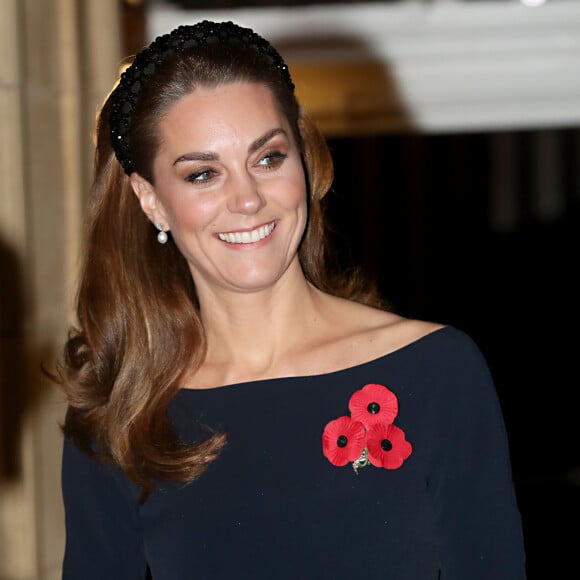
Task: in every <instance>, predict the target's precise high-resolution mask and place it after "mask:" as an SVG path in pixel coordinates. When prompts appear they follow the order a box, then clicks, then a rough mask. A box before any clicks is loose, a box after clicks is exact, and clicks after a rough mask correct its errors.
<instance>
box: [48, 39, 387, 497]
mask: <svg viewBox="0 0 580 580" xmlns="http://www.w3.org/2000/svg"><path fill="white" fill-rule="evenodd" d="M240 81H241V82H255V83H261V84H263V85H265V86H267V87H268V88H269V89H270V90H271V91H272V94H273V95H274V98H275V100H276V102H277V104H278V106H279V107H280V110H281V111H282V112H283V114H284V115H285V116H286V118H287V119H288V122H289V124H290V126H291V127H292V129H293V131H294V136H295V139H296V141H297V143H298V144H299V147H300V150H301V154H302V159H303V164H304V168H305V173H306V176H307V186H308V193H309V208H308V221H307V226H306V231H305V233H304V236H303V239H302V241H301V244H300V247H299V258H300V263H301V265H302V268H303V271H304V275H305V277H306V278H307V280H309V281H310V282H311V283H312V284H314V285H315V286H316V287H318V288H319V289H321V290H323V291H325V292H328V293H331V294H334V295H338V296H343V297H347V298H350V299H353V300H356V301H359V302H364V303H369V304H373V305H377V306H380V305H381V303H380V298H379V296H378V294H377V293H376V292H375V291H374V290H373V289H372V288H370V289H369V288H368V287H367V286H366V285H365V284H364V280H363V278H362V277H360V276H359V275H358V274H357V273H356V272H354V271H353V272H349V273H348V275H345V273H338V274H339V275H337V273H336V272H335V273H330V272H329V271H328V270H327V268H326V267H325V264H326V263H327V262H329V261H331V256H330V254H329V252H328V251H327V248H326V245H325V239H326V229H325V227H326V226H325V220H324V207H323V206H324V201H323V200H324V196H325V194H326V193H327V192H328V191H329V189H330V188H331V185H332V181H333V164H332V159H331V155H330V152H329V150H328V147H327V144H326V142H325V140H324V138H323V137H322V135H321V134H320V132H319V131H318V129H317V128H316V126H315V125H314V123H313V122H312V120H311V119H310V118H309V116H308V115H307V114H306V112H305V111H304V110H302V109H301V108H300V106H299V104H298V102H297V100H296V98H295V95H294V92H293V91H292V89H291V87H290V86H289V85H288V83H287V82H284V80H283V79H282V78H281V76H280V74H279V71H277V70H276V69H275V68H274V67H272V66H267V63H266V64H265V63H264V61H262V60H260V59H257V58H256V55H255V53H254V52H251V51H247V50H243V49H239V50H236V51H235V52H232V49H231V48H228V47H222V46H219V45H215V46H211V47H207V46H205V47H201V48H200V47H198V48H195V49H191V50H190V51H188V52H182V53H180V54H178V55H177V54H176V55H173V56H172V57H169V58H168V59H167V60H166V61H165V63H164V64H163V66H162V67H160V68H159V70H158V71H157V72H156V74H155V75H154V76H153V77H152V78H151V79H150V80H149V81H148V84H147V86H146V87H144V88H143V90H142V95H141V96H140V101H139V105H138V107H137V108H136V110H135V111H134V113H133V116H132V119H131V129H130V142H131V144H132V145H131V158H132V161H133V162H134V167H135V170H136V171H137V172H138V173H139V174H141V175H142V176H143V177H145V178H146V179H148V180H149V181H150V182H151V183H154V177H153V172H152V165H153V160H154V158H155V155H156V152H157V150H158V147H159V142H158V133H157V128H158V123H159V119H161V118H162V117H163V116H164V115H165V114H166V113H167V111H169V109H171V107H172V106H173V105H174V104H175V103H176V102H177V101H178V100H179V99H180V98H182V97H183V96H184V95H187V94H189V93H190V92H191V91H194V90H195V89H196V87H215V86H218V85H221V84H224V83H232V82H240ZM110 114H111V97H110V96H109V98H108V99H107V101H106V102H105V103H104V105H103V107H102V109H101V111H100V114H99V117H98V120H97V127H96V150H95V159H94V179H93V185H92V189H91V197H90V201H89V204H88V208H87V214H86V228H85V232H86V240H85V245H84V247H85V253H84V265H83V267H82V271H81V277H80V284H79V289H78V296H77V324H76V325H75V327H73V328H72V329H71V330H70V333H69V338H68V340H67V342H66V344H65V347H64V353H63V357H62V361H61V363H60V364H59V365H58V368H57V371H56V374H55V380H57V382H59V383H60V384H61V385H62V387H63V389H64V392H65V394H66V397H67V399H68V404H69V409H68V413H67V418H66V421H65V424H64V426H63V429H64V432H65V434H66V435H67V436H68V437H70V438H71V439H72V440H73V441H74V442H75V443H76V444H77V445H79V446H80V447H81V448H82V449H83V450H85V451H86V452H87V453H90V454H92V455H93V456H95V457H96V458H97V459H98V460H100V461H109V462H112V463H114V464H116V465H117V466H119V467H120V468H121V469H122V470H123V471H124V472H125V473H126V474H127V476H128V477H129V478H130V479H131V480H132V481H133V482H134V483H135V484H136V485H138V486H140V487H141V489H142V490H143V491H144V493H145V495H146V494H147V493H148V492H149V491H151V490H152V489H153V487H154V486H153V482H154V481H155V480H170V481H179V482H188V481H191V480H193V479H195V478H196V477H198V476H199V475H200V474H201V473H202V472H203V471H204V470H205V468H206V467H207V465H208V463H210V462H211V461H212V460H214V459H215V458H216V457H217V456H218V455H219V452H220V450H221V449H222V447H223V446H224V444H225V442H226V434H225V433H221V432H217V433H213V434H211V435H210V436H208V437H207V438H205V439H203V440H201V441H199V442H197V443H195V444H187V445H186V444H184V442H182V441H181V440H180V439H179V437H178V436H177V434H176V433H175V432H174V430H173V429H172V427H171V425H170V424H169V421H168V419H167V408H168V405H169V403H170V401H171V399H172V398H173V397H174V395H175V394H176V393H177V391H178V390H179V388H180V385H181V384H182V379H183V378H184V376H185V374H186V373H191V372H192V370H193V371H195V369H197V368H199V366H200V365H201V363H202V362H203V359H204V356H205V352H206V335H205V332H204V328H203V325H202V322H201V319H200V314H199V304H198V301H197V296H196V289H195V285H194V283H193V279H192V276H191V273H190V271H189V268H188V266H187V263H186V261H185V259H184V258H183V256H182V255H181V253H180V252H179V250H178V249H177V247H176V245H175V244H174V243H173V241H172V239H171V236H170V237H169V241H168V242H167V244H165V245H163V246H162V245H160V244H159V243H157V241H156V236H155V232H156V230H155V229H154V227H153V225H152V224H151V223H150V222H149V220H148V219H147V217H146V216H145V215H144V213H143V211H142V210H141V208H140V206H139V203H138V200H137V198H136V196H135V195H134V193H133V190H132V188H131V185H130V181H129V177H128V176H127V175H126V174H125V173H124V171H123V169H122V168H121V165H120V164H119V162H118V161H117V159H116V157H115V155H114V152H113V149H112V146H111V138H110V127H109V119H110Z"/></svg>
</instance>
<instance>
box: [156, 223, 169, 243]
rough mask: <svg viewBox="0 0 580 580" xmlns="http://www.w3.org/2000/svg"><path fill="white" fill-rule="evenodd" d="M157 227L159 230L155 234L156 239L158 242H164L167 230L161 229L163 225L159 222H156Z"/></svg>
mask: <svg viewBox="0 0 580 580" xmlns="http://www.w3.org/2000/svg"><path fill="white" fill-rule="evenodd" d="M157 229H158V230H159V233H158V234H157V241H158V242H159V243H160V244H164V243H165V242H166V241H167V232H164V231H163V225H161V224H157Z"/></svg>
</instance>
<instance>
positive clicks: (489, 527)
mask: <svg viewBox="0 0 580 580" xmlns="http://www.w3.org/2000/svg"><path fill="white" fill-rule="evenodd" d="M455 338H456V340H455V342H456V344H453V345H451V347H452V348H451V349H450V352H449V356H448V357H444V358H445V360H446V362H444V363H441V364H443V365H444V369H443V370H442V374H441V376H443V377H444V380H445V381H446V383H447V385H446V386H448V387H449V389H450V390H449V394H448V396H445V395H443V396H442V397H441V400H440V401H439V403H438V405H436V406H435V408H436V409H437V413H436V415H435V416H434V417H433V420H434V421H435V423H436V424H435V425H434V426H433V433H434V439H433V445H434V451H435V453H434V455H433V461H434V464H433V466H432V474H433V476H432V478H430V481H429V485H430V488H431V493H432V494H433V501H434V506H435V512H436V519H437V526H438V532H439V533H438V536H439V539H440V545H439V551H440V560H441V569H442V574H441V580H465V579H466V578H469V579H470V580H489V579H490V578H493V579H494V580H522V579H525V577H526V572H525V555H524V544H523V534H522V525H521V517H520V512H519V509H518V506H517V502H516V496H515V489H514V484H513V479H512V471H511V464H510V457H509V448H508V440H507V434H506V430H505V425H504V421H503V417H502V413H501V408H500V404H499V399H498V397H497V393H496V390H495V386H494V384H493V382H492V378H491V376H490V373H489V370H488V367H487V364H486V362H485V360H484V358H483V356H482V354H481V352H480V351H479V349H478V347H477V346H476V345H475V344H474V342H473V341H472V340H471V339H470V338H469V337H467V336H466V335H464V334H462V333H459V334H458V335H457V336H456V337H455ZM443 392H444V393H445V392H447V391H446V389H444V390H443Z"/></svg>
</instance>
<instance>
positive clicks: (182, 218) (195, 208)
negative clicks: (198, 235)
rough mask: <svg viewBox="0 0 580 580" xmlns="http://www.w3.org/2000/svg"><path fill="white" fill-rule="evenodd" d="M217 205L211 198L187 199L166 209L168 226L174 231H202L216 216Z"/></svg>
mask: <svg viewBox="0 0 580 580" xmlns="http://www.w3.org/2000/svg"><path fill="white" fill-rule="evenodd" d="M217 206H218V204H217V202H216V200H212V199H211V198H209V197H208V198H206V199H201V198H191V197H190V198H187V197H184V198H183V199H182V200H181V201H180V202H179V203H172V204H171V205H170V206H169V207H167V214H168V219H169V222H170V223H169V225H170V226H171V228H172V229H173V230H176V231H180V230H181V231H186V230H188V231H196V230H202V229H204V228H205V227H206V226H208V225H210V224H211V223H212V222H213V221H214V219H215V216H216V215H217V212H218V207H217Z"/></svg>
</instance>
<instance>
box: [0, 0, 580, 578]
mask: <svg viewBox="0 0 580 580" xmlns="http://www.w3.org/2000/svg"><path fill="white" fill-rule="evenodd" d="M0 15H1V17H0V56H1V60H2V66H1V67H0V225H1V228H0V299H1V302H0V330H1V334H0V337H1V348H0V580H56V579H58V578H60V563H61V559H62V551H63V547H64V523H63V511H62V504H61V497H60V452H61V444H62V441H61V435H60V432H59V422H60V421H61V420H62V417H63V414H64V404H63V400H62V397H61V395H60V393H59V391H58V389H57V388H56V387H54V385H52V384H51V383H50V382H49V381H47V379H46V378H44V377H43V375H42V372H41V370H40V369H41V365H43V364H44V365H46V366H48V367H49V368H50V367H51V366H52V365H54V361H55V359H56V357H57V356H58V355H59V351H60V348H61V346H62V343H63V340H64V339H65V337H66V333H67V330H68V326H69V325H70V324H71V323H73V322H74V316H73V313H72V305H73V302H74V293H75V284H76V278H77V272H78V265H79V249H80V243H81V236H82V229H83V225H82V223H83V222H82V216H83V209H84V205H85V202H86V199H87V193H88V189H89V184H90V180H91V165H92V130H93V125H94V120H95V115H96V113H97V111H98V108H99V106H100V104H101V103H102V101H103V99H104V98H105V96H106V95H107V94H108V92H109V91H110V90H111V88H112V86H113V84H114V82H115V81H116V79H117V76H118V74H119V71H120V70H121V68H120V67H121V66H122V63H123V62H124V59H125V57H127V56H128V55H131V54H134V53H135V52H136V51H138V50H139V49H140V48H141V47H142V46H143V45H144V44H146V43H148V42H149V41H150V40H152V39H153V38H154V37H155V36H157V35H158V34H161V33H164V32H167V31H169V30H170V29H172V28H173V27H175V26H176V25H178V24H184V23H193V22H195V21H197V20H200V19H203V18H209V19H215V20H234V21H236V22H238V23H239V24H241V25H245V26H250V27H252V28H254V29H255V30H256V31H257V32H259V33H260V34H263V35H264V36H266V37H267V38H268V39H270V40H271V41H272V42H273V44H274V45H275V46H277V47H278V48H279V50H280V52H281V53H282V55H283V56H284V57H285V58H286V60H287V61H288V63H289V64H290V69H291V72H292V73H293V78H294V80H295V82H296V85H297V92H298V96H299V98H300V99H301V101H302V102H303V104H304V106H305V107H306V108H307V109H309V110H310V112H311V113H312V115H313V116H314V117H315V119H316V120H317V121H318V123H319V125H320V127H321V129H322V130H323V132H324V133H325V135H326V136H327V138H328V141H329V144H330V147H331V150H332V153H333V155H334V159H335V164H336V179H335V183H334V187H333V190H332V192H331V193H330V194H329V211H330V219H331V225H332V228H333V232H334V234H333V235H334V238H335V241H336V244H337V247H338V248H339V254H338V263H339V264H347V263H348V262H350V261H354V262H356V263H358V264H359V265H361V266H362V267H363V268H364V269H365V271H366V272H367V274H368V275H369V276H370V277H371V278H373V279H374V280H375V281H376V283H377V284H378V285H379V288H380V290H381V292H382V294H383V296H384V297H385V298H386V299H388V300H389V301H390V302H391V304H392V306H393V308H394V309H395V310H397V311H398V312H400V313H401V314H404V315H406V316H412V317H419V318H426V319H431V320H437V321H440V322H444V323H447V324H453V325H455V326H458V327H460V328H462V329H464V330H466V331H467V332H468V333H470V334H471V335H472V336H473V337H474V338H475V340H476V341H477V342H478V343H479V345H480V347H481V349H482V351H483V352H484V354H485V356H486V358H487V360H488V362H489V365H490V368H491V371H492V373H493V375H494V377H495V381H496V385H497V390H498V394H499V396H500V401H501V403H502V407H503V411H504V416H505V420H506V426H507V429H508V434H509V437H510V445H511V452H512V460H513V467H514V480H515V483H516V491H517V496H518V502H519V505H520V509H521V512H522V517H523V521H524V529H525V540H526V547H527V552H528V563H529V568H528V577H529V578H530V579H532V580H533V579H540V578H541V579H547V578H548V579H550V580H558V579H568V578H574V577H577V576H578V574H579V572H578V570H579V566H578V564H577V563H576V558H575V555H576V554H575V551H576V549H577V546H578V545H580V544H579V541H580V532H579V531H578V517H579V516H580V451H579V450H578V448H579V445H578V443H579V437H578V435H577V429H578V419H577V410H576V389H577V387H578V378H577V376H576V374H575V372H576V369H577V358H576V357H577V356H578V355H577V352H576V349H577V348H578V345H579V341H578V338H577V335H576V330H577V328H578V322H579V320H578V314H579V308H578V290H579V283H578V279H577V275H576V270H577V264H578V258H577V253H578V250H579V248H580V246H579V241H580V240H579V238H580V233H579V232H580V216H579V205H580V1H579V0H543V1H542V0H399V1H394V0H393V1H374V2H373V1H370V2H369V1H367V2H355V1H350V2H346V1H336V0H335V1H334V2H325V1H324V0H319V1H318V2H308V1H306V0H299V1H292V2H290V1H286V2H284V1H268V0H262V1H257V0H255V1H243V0H229V1H227V0H224V1H220V0H212V1H209V0H206V1H203V0H173V1H171V0H164V1H162V0H156V1H153V0H151V1H146V0H142V1H139V0H133V1H129V0H100V1H99V2H92V1H89V0H0ZM466 580H467V579H466Z"/></svg>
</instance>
